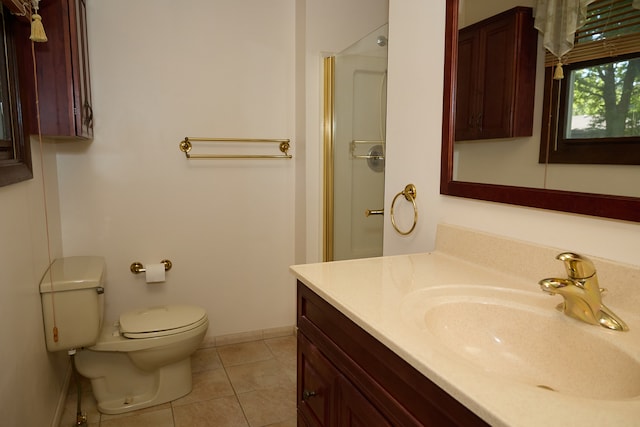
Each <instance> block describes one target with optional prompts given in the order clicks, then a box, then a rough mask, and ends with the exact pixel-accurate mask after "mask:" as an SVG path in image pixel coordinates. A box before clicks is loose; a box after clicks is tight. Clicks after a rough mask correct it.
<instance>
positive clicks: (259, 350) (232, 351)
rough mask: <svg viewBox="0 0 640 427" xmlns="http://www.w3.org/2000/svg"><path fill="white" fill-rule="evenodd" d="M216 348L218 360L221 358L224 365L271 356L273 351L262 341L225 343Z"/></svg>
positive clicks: (256, 360)
mask: <svg viewBox="0 0 640 427" xmlns="http://www.w3.org/2000/svg"><path fill="white" fill-rule="evenodd" d="M217 349H218V354H219V355H220V360H222V364H223V365H224V366H225V367H227V366H235V365H241V364H243V363H251V362H259V361H261V360H267V359H271V358H273V353H271V350H269V347H267V345H266V344H265V343H264V341H253V342H247V343H242V344H233V345H226V346H223V347H218V348H217Z"/></svg>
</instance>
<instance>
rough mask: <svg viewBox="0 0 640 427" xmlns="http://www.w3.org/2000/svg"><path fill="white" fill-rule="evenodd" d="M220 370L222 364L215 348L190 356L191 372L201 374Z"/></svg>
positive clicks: (201, 350)
mask: <svg viewBox="0 0 640 427" xmlns="http://www.w3.org/2000/svg"><path fill="white" fill-rule="evenodd" d="M220 368H222V362H221V361H220V356H218V351H217V350H216V349H215V348H203V349H200V350H198V351H196V352H195V353H193V356H191V371H192V372H202V371H208V370H211V369H220Z"/></svg>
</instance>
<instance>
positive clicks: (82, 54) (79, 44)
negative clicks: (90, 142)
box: [71, 0, 93, 138]
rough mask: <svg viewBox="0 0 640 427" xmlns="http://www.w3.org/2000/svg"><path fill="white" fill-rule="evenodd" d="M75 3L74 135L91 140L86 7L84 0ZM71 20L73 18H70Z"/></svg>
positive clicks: (91, 110)
mask: <svg viewBox="0 0 640 427" xmlns="http://www.w3.org/2000/svg"><path fill="white" fill-rule="evenodd" d="M74 1H75V25H76V28H75V32H76V37H77V40H76V45H75V46H74V45H73V44H72V47H74V48H75V49H76V54H72V56H71V58H72V64H73V65H72V67H73V73H74V80H75V82H77V83H75V84H74V115H75V130H76V135H78V136H81V137H83V138H93V107H92V105H91V79H90V74H89V45H88V41H87V5H86V1H85V0H74ZM72 18H73V17H72Z"/></svg>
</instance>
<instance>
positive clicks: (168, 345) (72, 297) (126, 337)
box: [40, 256, 209, 414]
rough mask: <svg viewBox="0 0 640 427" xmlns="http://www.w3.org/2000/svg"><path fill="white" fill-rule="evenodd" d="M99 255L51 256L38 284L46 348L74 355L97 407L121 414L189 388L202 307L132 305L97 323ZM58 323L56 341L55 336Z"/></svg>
mask: <svg viewBox="0 0 640 427" xmlns="http://www.w3.org/2000/svg"><path fill="white" fill-rule="evenodd" d="M105 273H106V266H105V261H104V258H102V257H94V256H75V257H67V258H59V259H56V260H55V261H54V262H53V263H52V264H51V267H50V268H49V269H48V270H47V272H46V273H45V274H44V276H43V278H42V281H41V282H40V296H41V302H42V313H43V318H44V328H45V340H46V345H47V350H49V351H51V352H55V351H67V352H69V354H75V356H74V359H75V366H76V368H77V370H78V372H79V373H80V374H81V375H82V376H84V377H86V378H88V379H89V380H90V381H91V387H92V389H93V395H94V397H95V398H96V400H97V402H98V410H99V411H100V412H102V413H105V414H120V413H123V412H129V411H133V410H137V409H142V408H146V407H149V406H153V405H159V404H161V403H166V402H169V401H171V400H175V399H177V398H179V397H181V396H184V395H186V394H188V393H189V392H190V391H191V355H192V354H193V353H194V352H195V351H196V349H197V348H198V346H199V345H200V343H201V342H202V339H203V338H204V335H205V333H206V331H207V327H208V326H209V321H208V319H207V314H206V312H205V310H204V309H203V308H201V307H197V306H191V305H163V306H158V307H149V308H142V309H137V310H132V311H129V312H126V313H123V314H121V315H120V318H119V320H118V321H117V322H111V323H104V324H103V315H104V292H105ZM54 326H55V327H56V328H57V340H56V338H55V337H54V333H53V331H54Z"/></svg>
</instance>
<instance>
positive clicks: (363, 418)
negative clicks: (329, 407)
mask: <svg viewBox="0 0 640 427" xmlns="http://www.w3.org/2000/svg"><path fill="white" fill-rule="evenodd" d="M337 397H338V401H339V404H338V425H339V426H341V427H371V426H376V427H385V426H389V427H391V425H392V424H391V423H389V421H387V419H386V418H385V417H384V416H383V415H382V414H381V413H380V411H378V410H377V409H376V407H375V406H373V404H371V402H369V401H368V400H367V399H366V398H365V397H364V396H363V395H362V394H361V393H360V392H359V391H358V389H356V388H355V387H354V386H353V384H351V382H349V380H347V379H346V378H345V377H343V376H342V375H341V376H340V377H338V393H337Z"/></svg>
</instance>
